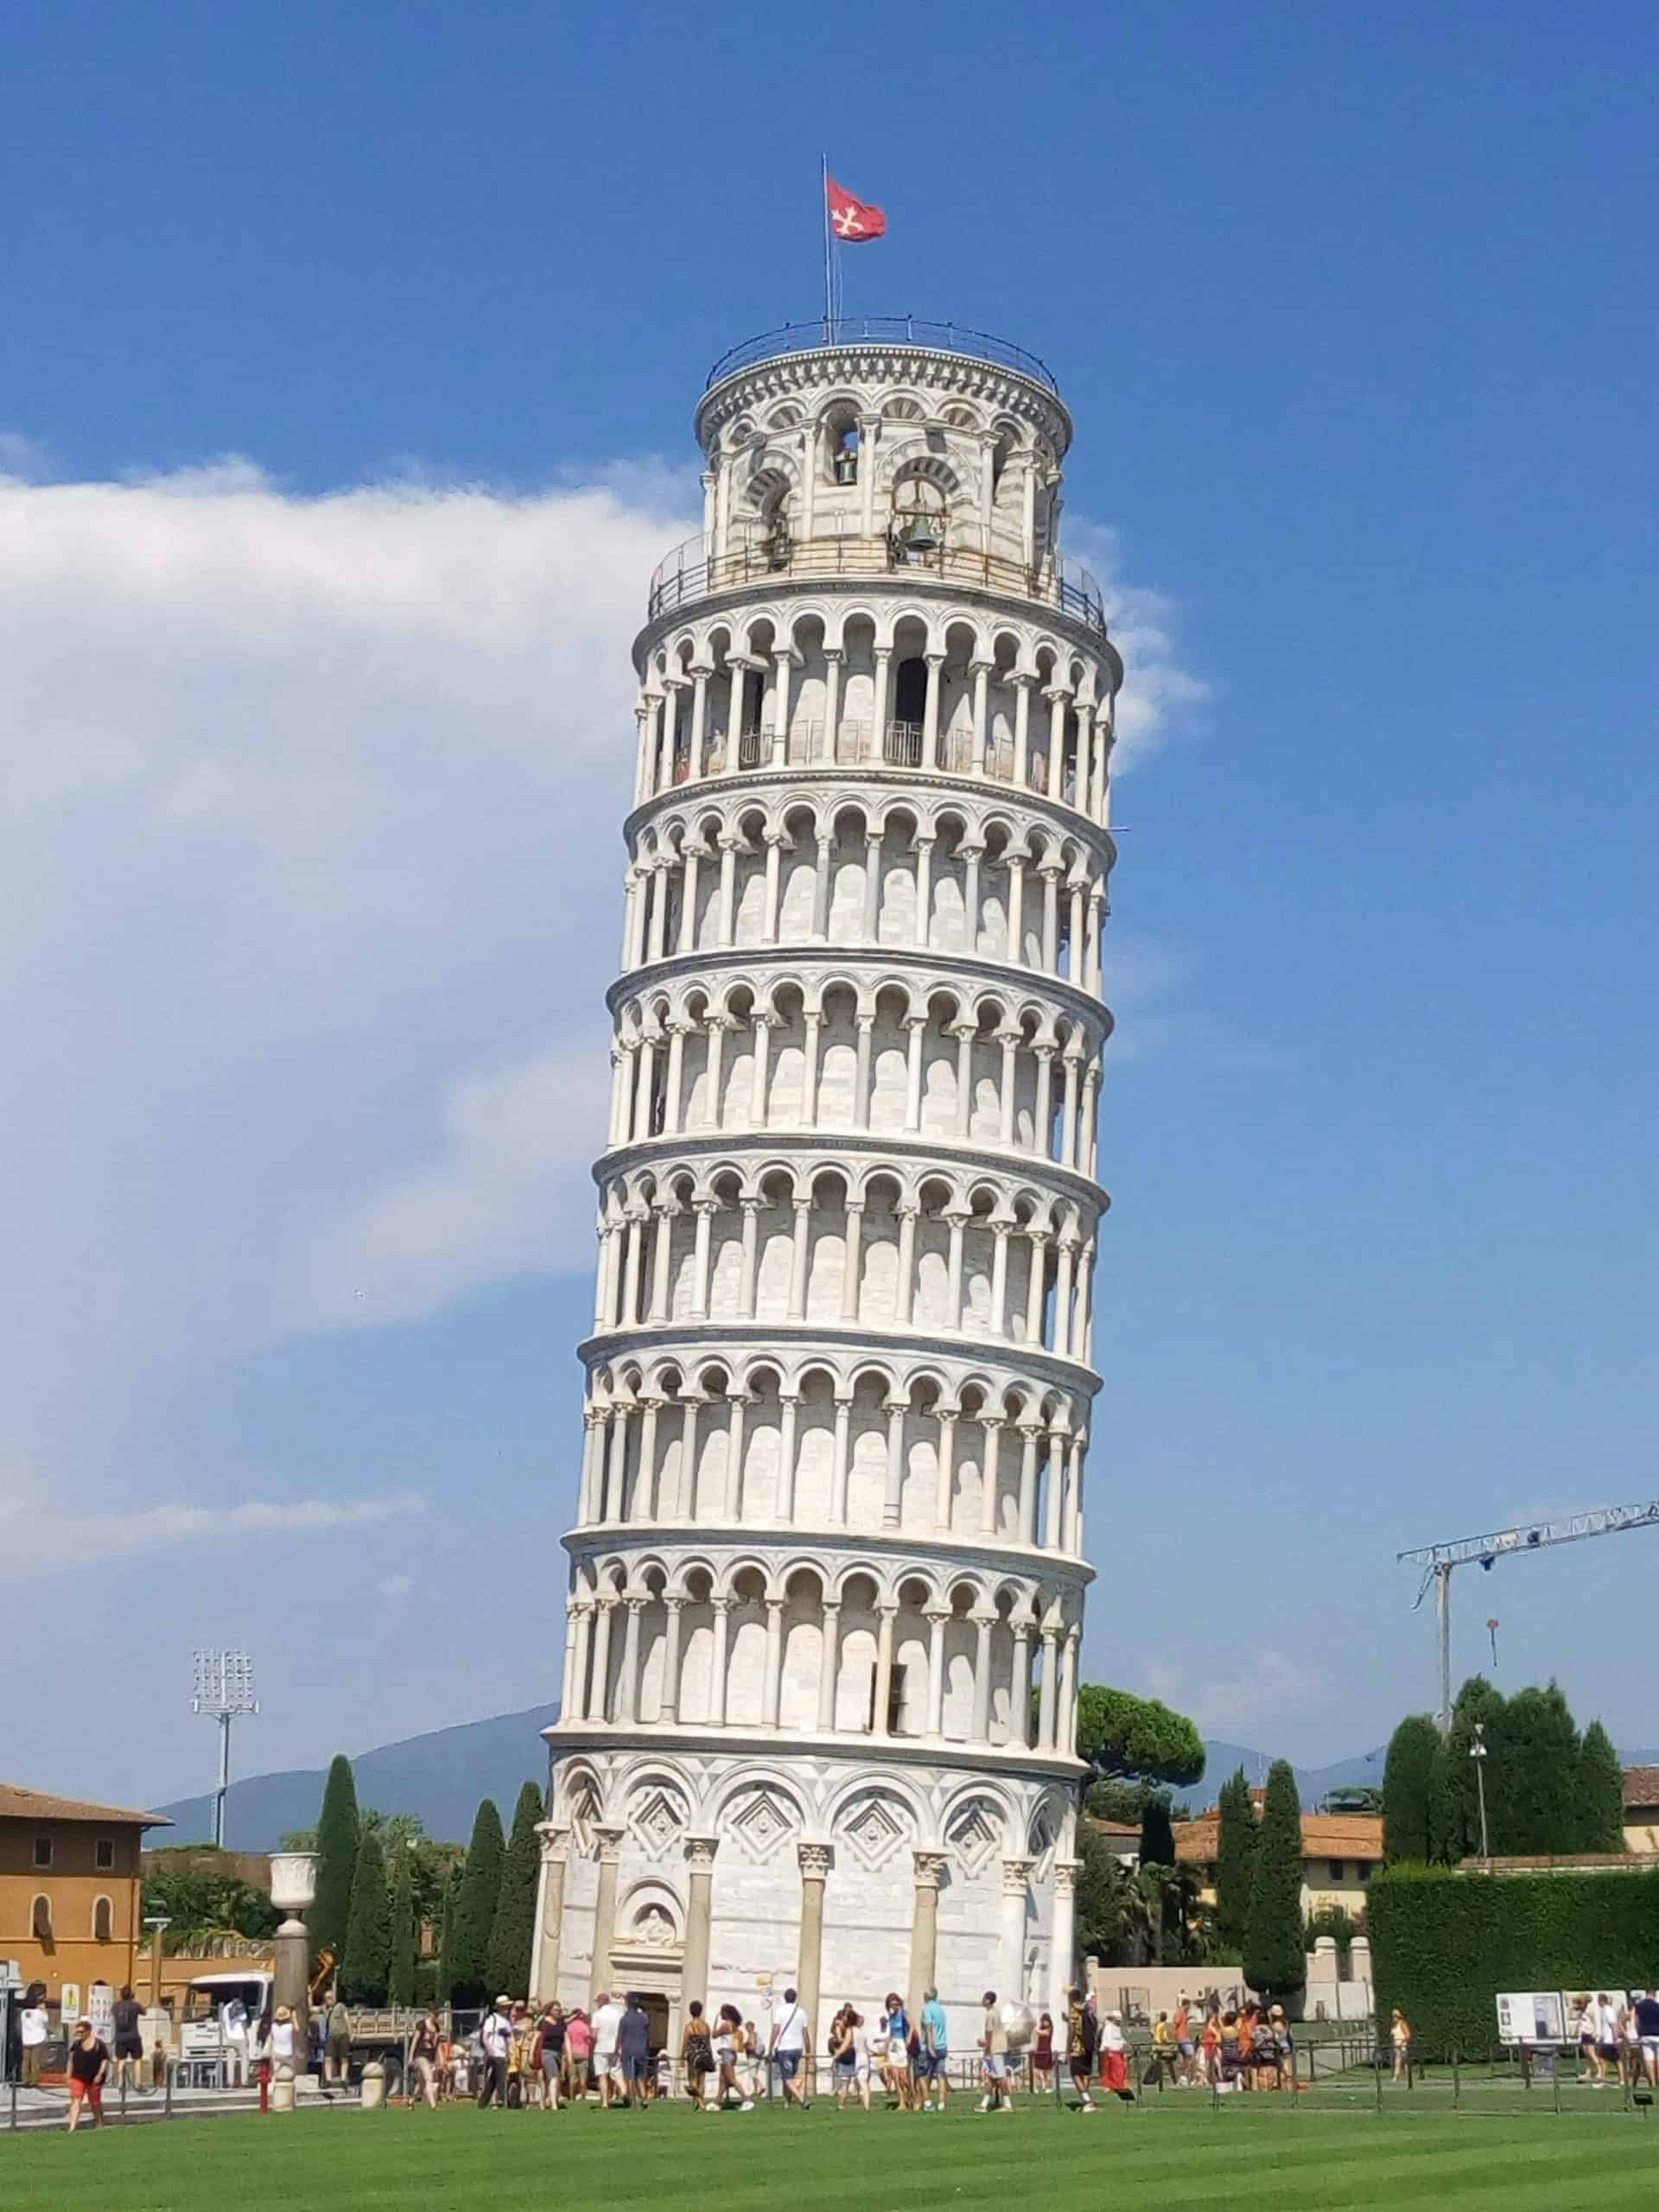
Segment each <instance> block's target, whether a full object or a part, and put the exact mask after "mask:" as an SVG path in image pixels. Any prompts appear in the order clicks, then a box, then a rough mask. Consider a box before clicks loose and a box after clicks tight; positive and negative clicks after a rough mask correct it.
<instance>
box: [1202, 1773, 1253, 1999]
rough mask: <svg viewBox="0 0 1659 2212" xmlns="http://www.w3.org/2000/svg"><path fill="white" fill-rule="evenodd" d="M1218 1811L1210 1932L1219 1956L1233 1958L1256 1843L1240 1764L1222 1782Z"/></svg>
mask: <svg viewBox="0 0 1659 2212" xmlns="http://www.w3.org/2000/svg"><path fill="white" fill-rule="evenodd" d="M1217 1814H1218V1815H1219V1817H1218V1819H1217V1834H1216V1909H1215V1915H1214V1918H1213V1920H1212V1922H1211V1935H1212V1936H1213V1939H1214V1944H1215V1948H1216V1950H1217V1953H1218V1955H1220V1957H1221V1958H1223V1959H1236V1958H1237V1957H1238V1956H1239V1955H1240V1954H1241V1952H1242V1951H1243V1948H1244V1929H1245V1923H1246V1922H1247V1921H1248V1920H1249V1911H1250V1876H1251V1872H1252V1869H1253V1868H1254V1866H1255V1844H1256V1832H1255V1806H1254V1805H1253V1804H1252V1803H1251V1802H1250V1785H1249V1783H1248V1782H1247V1781H1246V1780H1245V1779H1244V1770H1243V1767H1240V1768H1238V1769H1237V1770H1236V1772H1235V1773H1234V1774H1233V1775H1231V1776H1230V1777H1229V1779H1228V1780H1227V1781H1225V1782H1224V1783H1222V1785H1221V1795H1220V1796H1219V1797H1218V1798H1217Z"/></svg>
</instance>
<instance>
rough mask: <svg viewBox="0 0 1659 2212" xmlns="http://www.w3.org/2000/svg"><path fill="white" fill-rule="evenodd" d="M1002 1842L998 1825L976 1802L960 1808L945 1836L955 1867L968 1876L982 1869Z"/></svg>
mask: <svg viewBox="0 0 1659 2212" xmlns="http://www.w3.org/2000/svg"><path fill="white" fill-rule="evenodd" d="M945 1840H946V1842H947V1843H948V1844H949V1845H950V1848H951V1850H952V1851H953V1852H954V1853H956V1856H957V1864H958V1865H959V1866H961V1868H962V1870H963V1873H965V1874H969V1875H972V1874H977V1873H979V1872H982V1870H983V1868H984V1867H985V1866H986V1865H987V1864H988V1861H989V1859H990V1857H991V1854H992V1853H994V1852H995V1850H996V1848H997V1847H998V1845H999V1844H1000V1843H1001V1840H1002V1830H1001V1824H1000V1823H998V1822H996V1821H993V1819H992V1817H991V1815H990V1813H989V1811H988V1809H987V1808H986V1807H985V1806H984V1805H982V1804H981V1803H979V1802H977V1801H976V1802H974V1803H973V1804H971V1805H966V1806H964V1807H963V1809H962V1811H961V1812H959V1813H958V1814H957V1816H956V1818H955V1820H953V1821H951V1823H950V1832H949V1834H947V1835H946V1837H945Z"/></svg>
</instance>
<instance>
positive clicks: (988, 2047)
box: [978, 1989, 1052, 2112]
mask: <svg viewBox="0 0 1659 2212" xmlns="http://www.w3.org/2000/svg"><path fill="white" fill-rule="evenodd" d="M983 2002H984V2008H985V2010H984V2017H983V2018H982V2021H981V2023H980V2031H979V2049H980V2063H981V2069H982V2072H983V2074H984V2077H985V2094H984V2095H983V2096H982V2098H981V2099H980V2101H979V2106H978V2109H979V2110H980V2111H981V2112H996V2111H999V2110H1001V2111H1002V2112H1012V2111H1013V2110H1014V2093H1013V2091H1012V2089H1011V2088H1010V2087H1009V2083H1008V2031H1007V2026H1006V2025H1005V2024H1004V2022H1003V2018H1002V2015H1001V2012H1000V2011H999V2009H998V2007H997V2002H996V1992H995V1990H994V1989H988V1990H987V1991H986V1993H985V1996H984V1999H983ZM1029 2017H1030V2016H1029V2014H1027V2018H1029ZM1051 2027H1052V2023H1051Z"/></svg>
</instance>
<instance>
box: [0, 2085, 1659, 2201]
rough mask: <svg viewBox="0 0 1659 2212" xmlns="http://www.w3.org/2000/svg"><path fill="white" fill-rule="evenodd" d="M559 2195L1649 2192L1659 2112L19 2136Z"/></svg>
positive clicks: (705, 2121)
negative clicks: (1650, 2115)
mask: <svg viewBox="0 0 1659 2212" xmlns="http://www.w3.org/2000/svg"><path fill="white" fill-rule="evenodd" d="M550 2198H555V2199H557V2200H559V2201H561V2202H567V2203H569V2202H575V2203H577V2204H591V2205H593V2206H594V2207H603V2208H606V2212H609V2208H611V2207H613V2206H618V2205H623V2206H632V2205H646V2204H649V2205H652V2206H653V2207H671V2208H677V2207H683V2206H696V2207H698V2208H706V2207H712V2206H717V2207H718V2208H719V2212H778V2208H779V2203H780V2202H782V2203H783V2204H784V2205H785V2207H786V2208H787V2212H814V2209H815V2208H817V2207H820V2206H821V2207H823V2208H824V2209H825V2212H830V2208H834V2212H846V2208H849V2207H850V2208H855V2212H890V2209H893V2212H897V2209H898V2208H903V2212H911V2208H914V2207H933V2206H948V2207H950V2208H953V2212H955V2208H958V2207H960V2208H967V2207H970V2206H974V2205H987V2206H995V2207H997V2208H998V2212H1006V2208H1009V2207H1021V2208H1023V2207H1025V2206H1027V2205H1032V2204H1037V2205H1040V2206H1041V2207H1042V2208H1043V2212H1051V2208H1052V2209H1053V2212H1069V2208H1071V2207H1072V2206H1077V2207H1083V2206H1084V2205H1087V2206H1088V2207H1090V2212H1098V2208H1099V2207H1100V2206H1101V2205H1102V2204H1103V2203H1107V2204H1117V2203H1122V2202H1126V2201H1127V2202H1133V2203H1137V2204H1145V2205H1147V2206H1156V2207H1159V2208H1160V2212H1161V2208H1164V2207H1173V2208H1181V2207H1186V2206H1204V2205H1211V2204H1216V2205H1220V2204H1225V2206H1226V2207H1227V2208H1228V2212H1248V2208H1250V2207H1253V2206H1260V2207H1262V2208H1263V2212H1266V2208H1268V2207H1272V2208H1274V2212H1278V2208H1281V2207H1303V2206H1305V2207H1306V2208H1308V2212H1327V2208H1334V2207H1342V2206H1348V2205H1353V2206H1392V2205H1418V2206H1422V2207H1425V2208H1432V2212H1465V2208H1475V2207H1491V2208H1492V2212H1498V2208H1500V2207H1501V2208H1503V2212H1533V2208H1537V2212H1545V2209H1546V2208H1548V2212H1559V2208H1560V2206H1561V2205H1563V2204H1567V2203H1572V2204H1587V2205H1593V2206H1594V2207H1595V2208H1596V2212H1625V2208H1627V2207H1628V2208H1630V2212H1636V2208H1637V2207H1641V2208H1643V2212H1649V2208H1651V2207H1652V2206H1653V2205H1654V2204H1655V2202H1659V2127H1656V2126H1653V2125H1652V2124H1650V2123H1649V2122H1648V2121H1645V2120H1642V2119H1639V2118H1637V2117H1636V2116H1634V2115H1627V2114H1624V2113H1612V2112H1608V2113H1605V2114H1598V2115H1597V2116H1596V2117H1594V2118H1590V2117H1580V2116H1577V2115H1573V2116H1568V2117H1563V2118H1560V2119H1557V2118H1554V2116H1552V2115H1548V2114H1545V2113H1539V2114H1538V2115H1537V2116H1535V2117H1527V2118H1516V2117H1513V2116H1497V2115H1487V2114H1484V2113H1467V2114H1463V2115H1444V2114H1443V2115H1436V2116H1433V2117H1431V2116H1428V2115H1427V2114H1424V2115H1422V2116H1416V2115H1413V2114H1408V2113H1401V2114H1397V2115H1395V2114H1391V2115H1390V2116H1389V2117H1388V2118H1386V2119H1383V2118H1379V2117H1378V2116H1377V2115H1376V2113H1374V2112H1373V2113H1365V2112H1363V2111H1362V2110H1358V2109H1356V2110H1352V2111H1346V2112H1335V2111H1333V2112H1313V2111H1297V2112H1288V2111H1286V2110H1285V2109H1283V2108H1282V2107H1277V2106H1276V2104H1275V2105H1274V2106H1272V2107H1269V2105H1268V2101H1267V2100H1263V2101H1262V2104H1261V2105H1260V2106H1256V2105H1251V2104H1247V2103H1245V2102H1244V2101H1243V2100H1241V2101H1239V2103H1238V2105H1236V2106H1230V2107H1227V2108H1225V2109H1224V2110H1221V2111H1216V2110H1213V2109H1211V2107H1210V2106H1209V2105H1208V2103H1207V2101H1202V2100H1199V2099H1197V2098H1194V2099H1192V2101H1191V2102H1190V2103H1189V2102H1187V2101H1185V2100H1182V2101H1179V2102H1178V2101H1173V2100H1167V2099H1166V2100H1165V2101H1164V2104H1163V2106H1162V2107H1161V2108H1160V2109H1157V2110H1154V2111H1148V2112H1145V2113H1141V2112H1134V2111H1126V2110H1123V2109H1122V2108H1119V2109H1115V2110H1103V2111H1101V2112H1098V2113H1096V2114H1095V2115H1094V2117H1093V2118H1092V2119H1089V2120H1084V2119H1080V2118H1078V2117H1077V2115H1076V2114H1075V2113H1070V2112H1066V2113H1056V2112H1055V2111H1053V2110H1052V2109H1050V2108H1033V2109H1027V2110H1024V2111H1018V2112H1016V2113H1014V2115H1013V2116H1012V2118H1003V2117H1000V2116H995V2115H993V2116H992V2117H990V2118H985V2119H982V2118H978V2117H976V2116H975V2115H974V2113H972V2112H971V2111H970V2110H969V2101H968V2100H967V2099H965V2098H964V2099H963V2100H961V2101H960V2103H959V2105H957V2106H953V2107H952V2109H951V2110H950V2112H949V2113H946V2114H944V2116H943V2117H942V2118H941V2117H939V2116H937V2115H914V2116H909V2117H905V2116H900V2115H898V2114H889V2113H874V2114H872V2115H871V2116H869V2117H868V2118H866V2116H865V2115H864V2114H863V2113H845V2114H840V2115H838V2114H837V2113H835V2112H834V2111H833V2110H832V2109H831V2107H829V2105H828V2104H827V2103H823V2102H820V2103H818V2104H817V2105H816V2106H815V2107H814V2108H813V2110H812V2111H811V2112H810V2113H808V2114H805V2115H804V2116H802V2115H795V2116H791V2117H786V2116H785V2114H784V2113H782V2112H781V2111H777V2110H768V2109H766V2108H765V2107H762V2108H761V2109H760V2110H759V2111H756V2112H753V2113H728V2114H724V2115H718V2114H712V2113H711V2114H705V2115H703V2116H702V2117H698V2116H696V2115H695V2114H693V2113H690V2112H689V2111H687V2110H685V2109H684V2108H683V2107H661V2108H659V2109H657V2110H653V2111H650V2112H647V2113H638V2114H636V2113H618V2114H615V2115H612V2116H609V2117H606V2116H602V2115H601V2114H600V2113H598V2112H596V2111H582V2112H577V2113H563V2114H560V2115H559V2116H557V2117H553V2116H550V2115H546V2114H543V2113H479V2112H475V2111H473V2110H471V2109H470V2108H467V2107H459V2108H449V2109H445V2110H442V2111H440V2112H437V2113H426V2112H415V2113H406V2112H404V2111H402V2110H401V2109H397V2110H390V2111H387V2112H385V2113H357V2112H343V2113H315V2114H305V2115H302V2116H297V2117H296V2118H293V2119H289V2120H274V2119H273V2120H260V2119H258V2118H257V2117H249V2118H246V2119H234V2120H181V2121H175V2122H173V2123H170V2124H168V2125H165V2126H144V2127H132V2128H128V2129H121V2128H118V2127H108V2128H105V2130H103V2131H102V2133H99V2134H97V2135H88V2134H86V2133H81V2134H79V2135H77V2136H75V2137H73V2139H71V2138H70V2137H68V2136H66V2135H59V2134H53V2135H32V2136H31V2135H14V2136H0V2202H3V2204H4V2206H5V2207H6V2212H82V2208H86V2212H111V2208H112V2207H113V2208H118V2212H198V2208H200V2212H224V2208H225V2206H226V2205H227V2204H247V2205H252V2206H258V2207H269V2206H271V2205H275V2204H280V2203H291V2204H300V2205H304V2206H309V2207H316V2206H321V2205H338V2206H342V2207H349V2208H352V2212H359V2208H374V2207H380V2206H385V2207H387V2208H389V2212H390V2208H396V2212H452V2208H460V2207H463V2206H464V2207H467V2208H468V2212H472V2208H474V2207H476V2206H477V2205H479V2204H480V2203H481V2202H494V2203H497V2204H506V2205H512V2206H533V2205H536V2204H539V2203H542V2202H546V2201H548V2200H549V2199H550Z"/></svg>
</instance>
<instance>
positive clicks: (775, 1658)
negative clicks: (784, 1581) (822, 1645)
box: [760, 1598, 784, 1728]
mask: <svg viewBox="0 0 1659 2212" xmlns="http://www.w3.org/2000/svg"><path fill="white" fill-rule="evenodd" d="M783 1688H784V1601H783V1599H781V1598H768V1599H766V1675H765V1676H764V1678H763V1681H762V1683H761V1690H760V1722H761V1726H763V1727H766V1728H775V1727H776V1726H778V1713H779V1706H780V1704H781V1701H782V1697H783Z"/></svg>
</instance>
